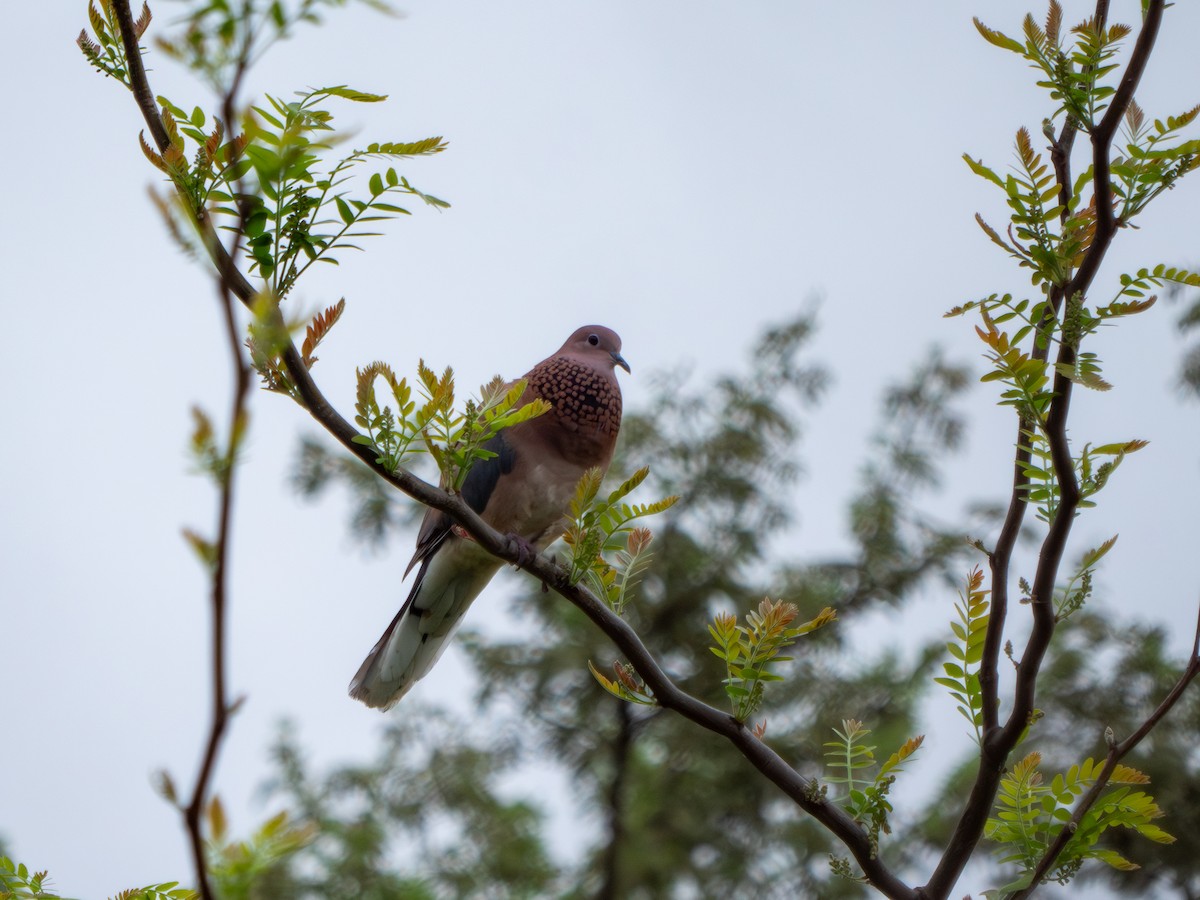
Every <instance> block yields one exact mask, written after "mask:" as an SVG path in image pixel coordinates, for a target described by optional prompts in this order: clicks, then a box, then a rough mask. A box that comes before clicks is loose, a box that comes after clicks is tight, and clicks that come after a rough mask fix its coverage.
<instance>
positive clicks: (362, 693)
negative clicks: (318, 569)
mask: <svg viewBox="0 0 1200 900" xmlns="http://www.w3.org/2000/svg"><path fill="white" fill-rule="evenodd" d="M499 568H500V561H499V560H497V559H495V558H494V557H492V556H489V555H487V554H486V553H484V552H483V551H482V550H481V549H480V548H479V547H478V545H476V544H474V543H473V542H470V541H462V540H457V539H453V540H451V541H448V542H447V543H446V544H444V545H442V547H440V548H439V549H438V551H437V552H436V553H435V554H434V556H433V558H432V559H430V560H429V562H428V564H427V565H425V566H423V567H422V570H421V572H420V573H419V574H418V575H417V582H416V587H415V588H414V591H413V594H412V595H410V597H409V599H408V601H407V602H405V604H404V606H403V608H401V610H400V613H399V614H398V615H397V616H396V618H395V619H393V620H392V624H391V625H389V626H388V629H387V631H385V632H384V633H383V637H381V638H380V639H379V642H378V643H376V644H375V646H374V647H373V648H372V649H371V652H370V653H369V654H367V658H366V659H365V660H363V664H362V665H361V666H360V667H359V670H358V672H357V673H356V674H355V676H354V679H353V680H352V681H351V682H350V696H351V697H353V698H354V699H356V700H361V701H362V702H363V703H365V704H366V705H367V706H370V707H373V708H375V709H380V710H387V709H390V708H391V707H392V706H394V705H395V704H396V702H397V701H398V700H399V699H400V698H401V697H403V696H404V695H405V694H406V693H407V692H408V691H409V689H410V688H411V687H412V686H413V685H414V684H416V683H417V682H418V681H419V680H420V679H421V678H423V677H425V675H426V674H427V673H428V672H429V670H430V669H432V668H433V665H434V663H436V662H437V661H438V658H439V657H440V656H441V655H442V653H443V652H444V651H445V649H446V647H447V646H448V645H449V643H450V638H451V637H452V636H453V634H454V631H455V630H456V629H457V628H458V625H459V623H460V622H461V621H462V617H463V615H464V614H465V613H466V611H467V608H468V607H469V606H470V605H471V603H472V601H474V599H475V598H476V597H478V596H479V594H480V592H481V591H482V590H483V589H484V587H486V586H487V583H488V582H489V581H491V579H492V576H493V575H494V574H495V573H496V571H497V569H499Z"/></svg>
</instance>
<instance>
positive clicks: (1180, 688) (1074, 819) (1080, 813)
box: [1013, 609, 1200, 900]
mask: <svg viewBox="0 0 1200 900" xmlns="http://www.w3.org/2000/svg"><path fill="white" fill-rule="evenodd" d="M1197 675H1200V609H1198V611H1197V621H1196V637H1195V639H1194V641H1193V643H1192V655H1191V658H1190V659H1189V660H1188V664H1187V666H1186V667H1185V668H1184V670H1183V673H1182V674H1181V675H1180V676H1179V680H1178V681H1176V682H1175V685H1174V687H1172V688H1171V690H1170V692H1169V693H1168V694H1167V696H1166V697H1164V698H1163V701H1162V702H1161V703H1160V704H1158V707H1157V708H1156V709H1155V710H1154V712H1152V713H1151V714H1150V715H1149V716H1148V717H1147V718H1146V721H1144V722H1143V723H1142V724H1141V725H1140V726H1139V727H1138V729H1137V730H1136V731H1135V732H1133V734H1131V735H1130V736H1129V737H1127V738H1126V739H1125V740H1123V741H1121V742H1120V743H1118V744H1111V745H1110V746H1109V749H1108V756H1107V757H1106V758H1105V760H1104V766H1103V768H1101V770H1100V774H1099V775H1097V776H1096V782H1095V784H1093V785H1092V787H1091V789H1090V790H1089V791H1088V792H1087V793H1086V794H1084V795H1083V797H1082V798H1080V800H1079V803H1077V804H1076V806H1075V810H1074V811H1073V812H1072V813H1071V818H1070V819H1069V820H1068V821H1067V822H1066V823H1065V824H1064V825H1063V827H1062V828H1061V829H1059V832H1058V834H1057V835H1056V836H1055V838H1054V840H1053V841H1052V842H1051V843H1050V846H1049V847H1047V848H1046V852H1045V853H1044V854H1043V855H1042V858H1041V860H1040V861H1039V862H1038V864H1037V867H1036V868H1035V869H1034V870H1033V880H1032V881H1030V882H1029V887H1027V888H1025V889H1024V890H1022V891H1019V892H1018V893H1016V894H1014V895H1013V900H1024V898H1027V897H1030V896H1032V894H1033V892H1034V891H1035V890H1037V887H1038V885H1040V884H1041V883H1042V879H1043V878H1045V877H1046V874H1047V873H1048V872H1049V871H1050V870H1051V869H1052V868H1053V867H1054V864H1055V862H1056V861H1057V860H1058V857H1059V856H1060V855H1061V854H1062V852H1063V849H1064V848H1065V847H1066V846H1067V844H1068V843H1069V842H1070V840H1071V838H1072V837H1074V835H1075V832H1076V830H1077V829H1078V828H1079V825H1080V823H1081V822H1082V821H1083V817H1084V816H1085V815H1087V812H1088V810H1089V809H1091V808H1092V806H1093V805H1094V804H1095V803H1096V801H1097V800H1098V799H1100V794H1101V793H1102V792H1103V791H1104V788H1105V787H1107V786H1108V779H1109V778H1110V777H1112V773H1113V770H1114V769H1115V768H1116V767H1117V763H1119V762H1120V761H1121V760H1122V759H1124V758H1125V756H1126V755H1127V754H1128V753H1129V752H1130V751H1131V750H1133V748H1134V747H1136V746H1137V745H1138V744H1140V743H1141V742H1142V740H1143V739H1144V738H1145V737H1146V735H1148V734H1149V733H1150V732H1151V731H1152V730H1153V729H1154V727H1155V726H1157V725H1158V723H1159V722H1161V721H1162V720H1163V718H1164V717H1165V716H1166V715H1167V713H1169V712H1170V711H1171V708H1172V707H1173V706H1174V705H1175V704H1176V703H1177V702H1178V701H1179V698H1180V697H1182V696H1183V693H1184V691H1186V690H1187V688H1188V686H1189V685H1190V684H1191V683H1192V681H1193V680H1194V679H1195V678H1196V676H1197Z"/></svg>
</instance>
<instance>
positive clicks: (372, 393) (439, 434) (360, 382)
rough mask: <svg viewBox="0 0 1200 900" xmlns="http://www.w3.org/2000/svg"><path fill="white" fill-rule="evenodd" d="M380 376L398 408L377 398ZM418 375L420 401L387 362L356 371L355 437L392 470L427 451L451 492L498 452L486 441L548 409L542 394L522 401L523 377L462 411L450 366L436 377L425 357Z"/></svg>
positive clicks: (497, 383) (489, 387)
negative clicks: (360, 431)
mask: <svg viewBox="0 0 1200 900" xmlns="http://www.w3.org/2000/svg"><path fill="white" fill-rule="evenodd" d="M306 343H307V342H306ZM314 346H315V342H314ZM381 378H382V379H383V381H384V383H385V384H386V385H387V387H388V390H389V392H390V393H391V402H392V403H394V404H395V408H394V409H393V408H392V405H391V404H389V403H388V402H387V401H386V400H385V401H384V403H383V404H382V405H381V404H380V402H379V398H378V395H377V393H376V384H377V382H378V380H379V379H381ZM417 379H418V381H417V387H418V393H419V397H420V399H421V401H422V402H420V403H418V402H417V400H415V399H413V390H412V387H410V385H409V384H408V381H407V380H406V379H404V378H397V377H396V374H395V372H393V371H392V368H391V366H389V365H388V364H387V363H385V362H379V361H376V362H373V363H370V364H369V365H367V366H365V367H364V368H361V369H358V370H357V388H356V391H355V403H354V412H355V416H354V421H355V423H356V424H358V426H359V427H360V428H364V429H366V432H367V433H366V434H360V435H357V436H356V437H355V438H354V442H355V443H356V444H363V445H364V446H367V447H370V448H372V449H373V450H374V451H375V452H376V453H377V454H378V456H377V458H376V461H377V462H378V463H379V464H380V465H381V466H383V467H384V468H385V469H386V470H387V471H389V472H395V471H396V470H397V469H398V468H399V467H400V465H401V462H402V461H403V459H404V457H405V456H406V455H407V454H409V453H411V452H419V451H422V450H425V451H428V452H429V454H430V456H432V457H433V459H434V461H435V462H436V463H437V466H438V469H439V471H440V472H441V475H442V483H443V485H444V486H445V487H446V488H447V489H448V490H454V491H457V490H460V489H461V488H462V485H463V482H464V481H465V480H466V477H467V473H468V472H469V471H470V469H471V466H472V465H474V463H475V462H476V461H477V460H480V459H489V458H491V457H494V456H495V455H496V452H495V451H494V450H491V449H489V448H488V447H487V446H486V445H487V444H488V442H489V441H491V440H492V439H493V438H494V437H495V436H496V435H498V434H499V433H500V432H501V431H502V430H504V429H505V428H511V427H512V426H514V425H519V424H521V423H522V422H527V421H529V420H530V419H532V418H534V417H536V416H540V415H542V414H544V413H545V412H547V411H548V410H549V409H550V405H549V404H548V403H546V401H544V400H542V399H540V398H536V399H534V400H532V401H530V402H528V403H521V400H522V398H523V397H524V394H525V382H524V380H519V381H516V382H514V383H513V384H511V385H506V384H504V382H503V381H502V380H501V379H499V378H495V379H493V380H492V381H491V382H490V383H489V384H486V385H484V386H483V387H482V388H481V389H480V396H479V399H478V400H477V399H475V398H473V397H472V398H468V399H467V401H466V403H465V404H464V408H463V410H462V411H461V412H459V411H456V410H455V389H454V371H453V370H452V369H451V368H449V367H447V368H446V369H445V371H443V372H442V374H441V375H438V374H437V373H436V372H434V371H433V370H432V369H430V368H429V367H428V366H426V365H425V362H424V361H423V360H422V361H420V362H419V363H418V365H417Z"/></svg>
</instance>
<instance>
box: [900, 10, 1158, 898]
mask: <svg viewBox="0 0 1200 900" xmlns="http://www.w3.org/2000/svg"><path fill="white" fill-rule="evenodd" d="M1163 5H1164V0H1149V9H1148V10H1147V12H1146V17H1145V21H1144V23H1143V25H1142V30H1141V32H1140V33H1139V34H1138V39H1137V42H1136V43H1135V45H1134V49H1133V52H1132V54H1131V55H1130V59H1129V64H1128V66H1127V67H1126V70H1125V73H1124V75H1123V77H1122V79H1121V84H1120V87H1119V88H1118V89H1117V91H1116V93H1115V94H1114V95H1113V98H1112V104H1111V105H1110V106H1109V108H1108V110H1107V111H1106V112H1105V115H1104V118H1103V119H1102V120H1101V123H1100V125H1099V126H1097V127H1096V128H1095V129H1094V131H1093V132H1092V167H1093V168H1092V184H1093V192H1094V195H1095V198H1096V200H1095V203H1096V218H1097V222H1096V231H1095V234H1094V236H1093V239H1092V243H1091V245H1090V246H1089V247H1088V250H1087V253H1086V254H1085V256H1084V259H1083V261H1082V262H1081V264H1080V266H1079V269H1078V271H1077V272H1076V273H1075V275H1074V277H1073V278H1071V280H1070V281H1069V282H1068V283H1067V285H1066V286H1065V287H1064V288H1062V289H1061V291H1060V293H1059V294H1058V297H1057V301H1058V303H1059V304H1061V303H1062V302H1063V301H1065V305H1066V306H1067V307H1069V305H1070V304H1071V303H1072V302H1075V301H1076V300H1077V299H1082V298H1083V297H1084V296H1085V295H1086V293H1087V290H1088V288H1089V287H1091V283H1092V280H1093V279H1094V278H1095V276H1096V273H1097V271H1098V270H1099V268H1100V263H1101V262H1102V260H1103V259H1104V255H1105V253H1106V252H1107V250H1108V246H1109V244H1111V243H1112V239H1113V235H1114V234H1115V233H1116V228H1117V223H1116V222H1115V220H1114V217H1113V214H1112V182H1111V173H1110V169H1109V158H1108V157H1109V153H1110V150H1111V146H1112V139H1113V135H1114V134H1115V132H1116V129H1117V125H1118V124H1119V123H1120V121H1121V117H1122V116H1123V115H1124V114H1125V110H1126V108H1127V107H1128V106H1129V102H1130V100H1132V98H1133V93H1134V91H1135V90H1136V88H1137V85H1138V82H1139V81H1140V80H1141V76H1142V73H1143V72H1144V71H1145V68H1146V62H1147V60H1148V59H1149V58H1150V53H1151V51H1152V50H1153V48H1154V43H1155V39H1156V38H1157V36H1158V30H1159V25H1160V24H1161V22H1162V13H1163ZM1107 9H1108V2H1107V0H1098V2H1097V4H1096V16H1097V21H1103V20H1102V19H1101V18H1100V17H1102V16H1105V15H1106V14H1107ZM1063 134H1064V137H1070V138H1071V140H1072V141H1073V139H1074V135H1073V134H1071V133H1070V132H1067V131H1064V133H1063ZM1052 155H1053V154H1052ZM1068 172H1069V170H1068V169H1067V168H1066V167H1065V165H1063V166H1059V165H1056V166H1055V173H1056V177H1059V178H1062V177H1063V176H1064V175H1066V174H1067V173H1068ZM1059 188H1060V195H1061V191H1062V190H1063V189H1066V190H1069V189H1070V185H1069V183H1066V184H1063V183H1060V184H1059ZM1056 290H1057V289H1056ZM1051 299H1054V298H1051ZM1056 312H1057V310H1056ZM1068 314H1069V311H1067V310H1065V309H1064V310H1063V312H1062V315H1064V316H1065V315H1068ZM1060 328H1061V326H1060ZM1048 349H1049V342H1047V352H1048ZM1057 362H1058V363H1059V364H1060V365H1062V366H1064V367H1067V366H1069V367H1071V368H1072V369H1073V368H1074V365H1075V347H1074V345H1073V343H1072V341H1070V340H1067V339H1063V340H1061V342H1060V344H1059V354H1058V360H1057ZM1072 386H1073V385H1072V382H1071V380H1070V379H1069V378H1067V377H1066V376H1064V375H1063V374H1062V373H1061V372H1060V371H1058V370H1057V369H1056V371H1055V376H1054V398H1053V400H1051V403H1050V410H1049V413H1048V415H1047V418H1046V426H1045V433H1046V440H1047V443H1048V444H1049V445H1050V453H1051V458H1052V461H1053V466H1054V473H1055V477H1056V478H1057V480H1058V483H1059V485H1060V490H1061V491H1062V497H1061V502H1060V504H1059V507H1058V511H1057V514H1056V517H1055V519H1054V522H1053V523H1052V524H1051V526H1050V529H1049V531H1048V533H1047V534H1046V538H1045V540H1044V541H1043V542H1042V548H1041V552H1040V554H1039V558H1038V566H1037V570H1036V572H1035V575H1034V580H1033V596H1032V604H1031V606H1032V609H1033V629H1032V632H1031V633H1030V636H1029V640H1028V642H1027V643H1026V646H1025V652H1024V653H1023V654H1022V657H1021V662H1020V664H1019V665H1018V668H1017V680H1016V686H1015V688H1014V692H1013V708H1012V710H1011V712H1010V714H1009V717H1008V721H1007V722H1005V724H1004V725H1003V727H1000V728H996V727H992V728H991V729H990V730H988V729H985V734H984V739H983V742H982V747H981V750H980V764H979V771H978V773H977V774H976V777H975V783H974V784H973V785H972V787H971V793H970V796H969V797H968V799H967V803H966V805H965V806H964V807H963V812H962V814H961V816H960V817H959V820H958V822H957V823H956V825H955V828H954V832H953V834H952V835H951V837H950V841H949V843H948V844H947V846H946V849H945V851H944V852H943V853H942V857H941V859H940V860H939V861H938V865H937V868H936V869H935V870H934V873H933V875H932V877H931V878H930V879H929V881H928V882H927V883H926V884H925V886H924V887H922V888H919V889H918V893H919V894H920V896H922V897H928V898H941V897H946V896H948V894H949V892H950V889H951V888H952V887H953V886H954V883H955V882H956V881H957V880H958V877H959V875H961V874H962V870H963V868H964V867H965V866H966V864H967V860H968V859H970V857H971V855H972V854H973V852H974V850H975V847H976V845H977V844H978V843H979V840H980V838H981V837H982V835H983V828H984V825H985V824H986V823H987V816H988V812H989V810H990V809H991V805H992V802H993V801H994V799H995V796H996V791H997V789H998V788H999V786H1000V779H1001V776H1002V774H1003V770H1004V765H1005V763H1006V762H1007V760H1008V756H1009V754H1010V753H1012V750H1013V748H1014V747H1015V746H1016V745H1017V742H1018V741H1019V740H1020V739H1021V735H1022V734H1023V733H1024V731H1025V729H1026V728H1027V727H1028V725H1029V723H1030V719H1031V716H1032V714H1033V710H1034V704H1035V700H1036V692H1037V679H1038V674H1039V672H1040V670H1041V664H1042V660H1043V658H1044V657H1045V654H1046V651H1047V649H1048V648H1049V646H1050V641H1051V639H1052V638H1053V636H1054V626H1055V616H1054V584H1055V581H1056V579H1057V577H1058V570H1059V566H1060V564H1061V562H1062V557H1063V553H1064V552H1065V549H1066V543H1067V538H1068V537H1069V536H1070V533H1071V525H1072V523H1073V520H1074V517H1075V512H1076V509H1077V507H1078V503H1079V485H1078V482H1077V480H1076V478H1075V465H1074V460H1073V458H1072V456H1071V449H1070V443H1069V440H1068V438H1067V433H1066V424H1067V416H1068V413H1069V411H1070V403H1071V390H1072ZM1017 452H1018V465H1019V459H1020V453H1021V451H1020V449H1019V448H1018V451H1017ZM1017 477H1020V476H1019V475H1018V476H1017ZM1016 493H1017V487H1016V485H1015V484H1014V498H1013V500H1012V501H1011V502H1010V505H1009V515H1008V517H1007V518H1006V520H1005V530H1004V531H1002V533H1001V538H1002V539H1003V540H1004V541H1005V543H1001V544H998V545H997V551H998V552H999V562H1000V563H1002V564H1003V568H1001V567H1000V566H998V565H997V564H996V560H997V551H994V552H993V554H992V574H993V582H992V589H993V598H992V599H993V607H992V615H995V614H996V593H995V592H996V591H997V589H999V591H1000V598H1001V612H1002V613H1006V607H1007V580H1008V564H1009V560H1010V554H1011V550H1012V544H1011V543H1010V541H1012V540H1015V537H1016V529H1017V528H1019V525H1020V515H1021V514H1022V513H1023V512H1024V510H1023V509H1019V508H1018V505H1019V504H1018V500H1017V498H1016ZM1001 627H1002V624H994V623H992V622H990V621H989V626H988V633H987V635H986V637H985V644H984V661H983V662H982V664H981V674H980V687H981V689H982V688H983V678H984V666H985V665H986V666H987V667H988V671H987V678H988V679H989V690H991V689H992V688H993V687H994V684H995V682H994V679H995V677H996V672H995V666H996V659H997V657H996V656H995V654H996V653H997V652H998V648H999V638H1000V628H1001ZM994 702H995V701H994V698H992V697H989V695H988V694H984V715H985V717H988V716H989V713H988V707H989V706H990V705H991V704H992V703H994ZM993 721H994V719H992V718H990V717H988V718H985V723H988V724H991V723H992V722H993Z"/></svg>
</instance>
